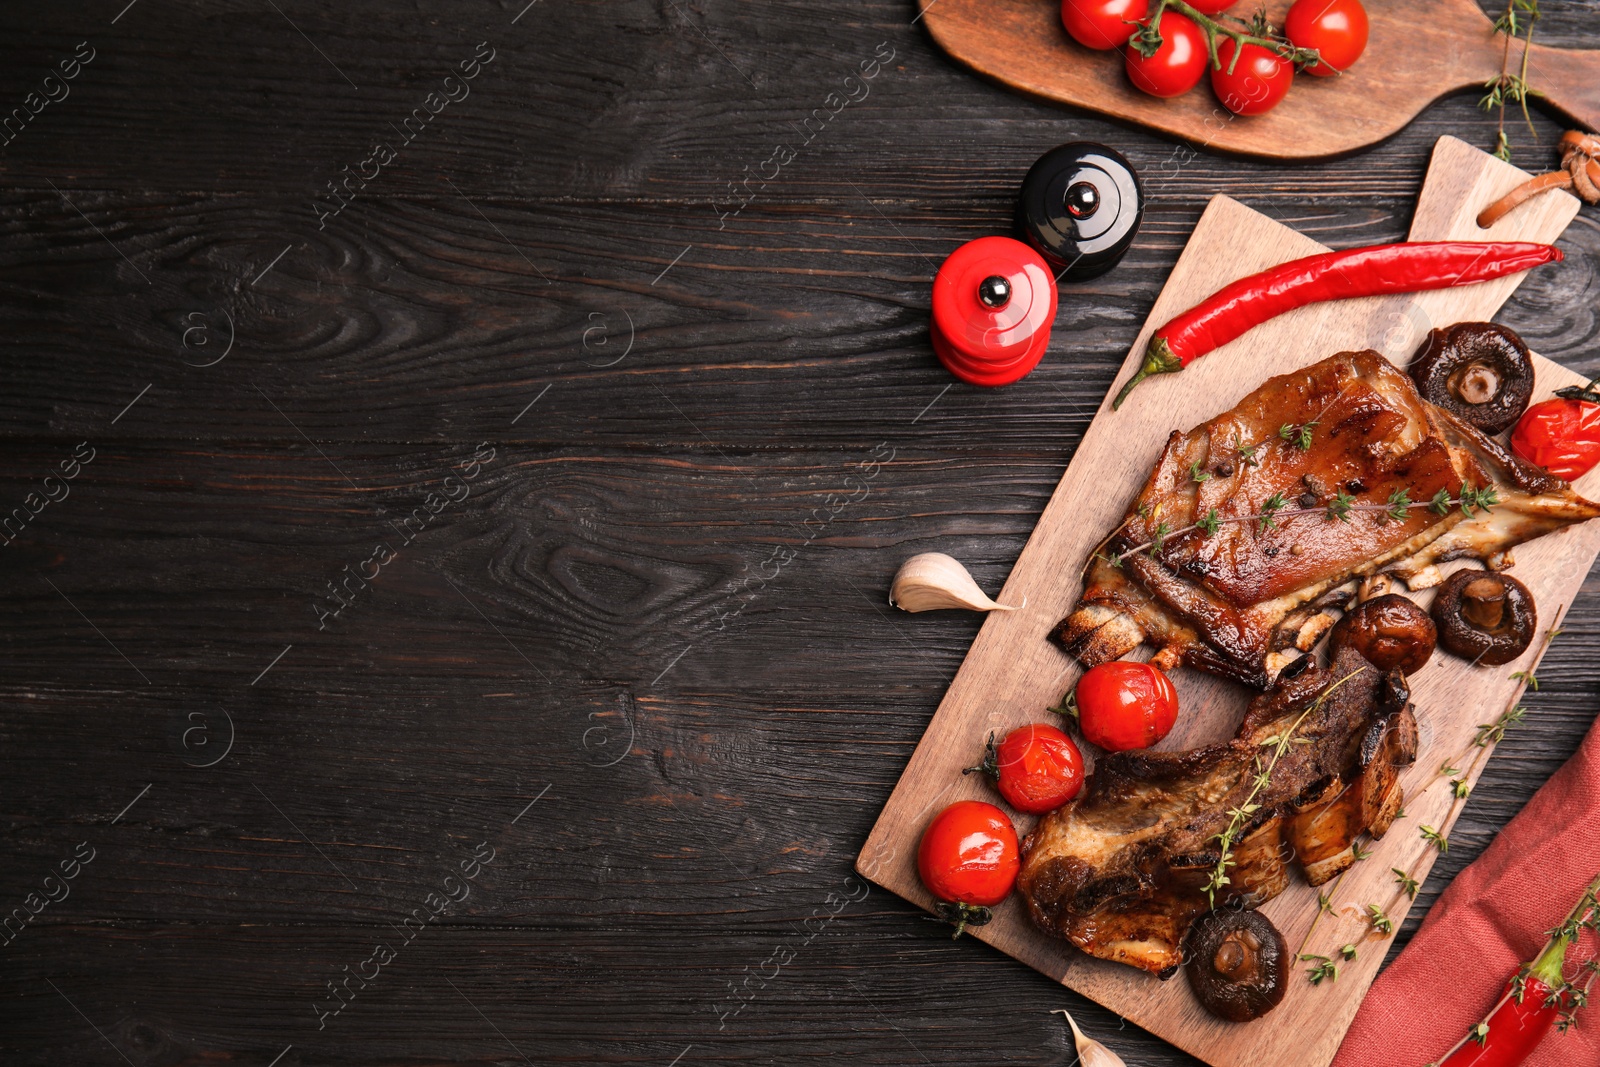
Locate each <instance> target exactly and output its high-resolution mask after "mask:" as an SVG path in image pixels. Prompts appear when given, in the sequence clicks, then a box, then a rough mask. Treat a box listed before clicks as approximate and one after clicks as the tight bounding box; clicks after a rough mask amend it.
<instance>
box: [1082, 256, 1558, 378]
mask: <svg viewBox="0 0 1600 1067" xmlns="http://www.w3.org/2000/svg"><path fill="white" fill-rule="evenodd" d="M1560 260H1561V250H1560V249H1558V248H1555V247H1553V246H1551V245H1541V244H1534V243H1531V242H1527V241H1503V242H1495V241H1415V242H1409V243H1404V244H1393V245H1373V246H1372V247H1370V248H1352V249H1348V250H1346V251H1344V252H1323V253H1321V254H1320V255H1315V256H1306V257H1305V258H1304V259H1295V260H1290V261H1289V262H1288V263H1280V264H1279V265H1278V266H1276V267H1271V268H1269V269H1267V270H1264V271H1262V272H1261V273H1259V274H1252V275H1250V276H1249V277H1248V278H1240V279H1239V280H1238V281H1236V282H1234V283H1233V284H1232V285H1230V286H1227V287H1226V288H1224V289H1221V290H1219V291H1218V292H1216V293H1213V294H1212V295H1211V296H1209V297H1207V298H1206V299H1205V300H1203V301H1201V302H1200V303H1199V304H1197V305H1195V306H1194V307H1192V308H1190V309H1189V310H1188V311H1185V312H1184V313H1183V314H1182V315H1179V316H1178V317H1177V318H1175V319H1173V320H1172V321H1171V322H1169V323H1167V324H1166V325H1165V326H1163V327H1161V329H1159V330H1157V331H1156V332H1155V336H1154V337H1151V338H1150V346H1149V349H1148V351H1147V352H1146V353H1145V357H1144V366H1142V367H1140V368H1139V372H1138V373H1137V374H1135V375H1134V376H1133V377H1132V378H1130V379H1128V384H1127V385H1124V386H1123V387H1122V391H1121V392H1120V393H1118V394H1117V398H1116V399H1115V400H1113V401H1112V402H1111V406H1112V408H1119V407H1121V406H1122V402H1123V401H1124V400H1126V399H1127V397H1128V393H1130V392H1131V391H1132V390H1133V387H1134V386H1136V385H1138V384H1139V383H1140V382H1142V381H1144V380H1145V379H1146V378H1148V377H1149V376H1150V375H1152V374H1169V373H1171V372H1173V371H1180V370H1182V369H1183V368H1185V367H1187V366H1188V365H1189V364H1190V363H1193V362H1194V361H1195V360H1196V359H1199V358H1200V357H1201V356H1203V355H1205V354H1206V353H1207V352H1210V351H1211V350H1213V349H1216V348H1221V347H1222V346H1223V345H1225V344H1227V343H1228V342H1229V341H1231V340H1233V339H1234V338H1235V337H1238V336H1239V335H1241V334H1243V333H1244V332H1245V331H1247V330H1249V329H1251V328H1252V327H1255V326H1259V325H1261V324H1262V323H1263V322H1266V321H1267V320H1268V319H1271V318H1274V317H1276V316H1278V315H1282V314H1283V313H1284V312H1285V311H1293V310H1294V309H1295V308H1298V307H1304V306H1305V305H1307V304H1316V303H1320V302H1321V301H1324V300H1344V299H1348V298H1350V297H1358V296H1381V295H1384V294H1387V293H1416V292H1421V291H1422V290H1424V289H1449V288H1451V287H1452V286H1456V285H1471V284H1472V283H1474V282H1484V281H1488V280H1489V279H1491V278H1499V277H1503V276H1504V275H1507V274H1516V273H1518V272H1520V271H1525V270H1528V269H1530V268H1532V267H1537V266H1539V265H1540V264H1542V263H1556V262H1560Z"/></svg>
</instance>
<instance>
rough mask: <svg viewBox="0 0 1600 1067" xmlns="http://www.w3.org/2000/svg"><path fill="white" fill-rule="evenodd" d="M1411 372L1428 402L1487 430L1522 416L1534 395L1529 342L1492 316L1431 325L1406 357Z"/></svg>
mask: <svg viewBox="0 0 1600 1067" xmlns="http://www.w3.org/2000/svg"><path fill="white" fill-rule="evenodd" d="M1410 372H1411V377H1412V378H1413V379H1414V380H1415V381H1416V383H1417V388H1418V389H1419V390H1421V392H1422V395H1423V396H1424V397H1426V398H1427V399H1428V401H1429V402H1430V403H1433V404H1436V405H1438V406H1439V407H1441V408H1444V409H1445V410H1446V411H1448V412H1450V413H1451V414H1452V415H1455V416H1456V417H1457V418H1459V419H1461V420H1462V421H1464V422H1468V423H1471V424H1472V425H1473V426H1476V427H1477V428H1478V429H1480V430H1482V431H1483V432H1484V433H1487V434H1497V433H1499V432H1500V431H1501V430H1504V429H1505V428H1506V427H1508V426H1510V425H1511V424H1512V423H1514V422H1516V421H1517V420H1518V419H1519V418H1521V417H1522V413H1523V412H1524V411H1526V410H1527V408H1528V399H1529V398H1530V397H1531V396H1533V358H1532V357H1531V356H1530V355H1529V354H1528V346H1527V345H1525V344H1523V343H1522V338H1520V337H1518V336H1517V335H1516V334H1515V333H1512V332H1511V331H1510V330H1508V329H1506V328H1505V327H1504V326H1497V325H1496V324H1494V323H1492V322H1459V323H1457V324H1456V325H1454V326H1451V327H1449V328H1448V329H1442V330H1430V331H1429V333H1428V339H1427V340H1426V341H1424V342H1423V343H1422V347H1421V348H1419V349H1417V354H1416V355H1414V356H1412V357H1411V367H1410Z"/></svg>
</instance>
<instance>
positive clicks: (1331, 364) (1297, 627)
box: [1052, 351, 1600, 688]
mask: <svg viewBox="0 0 1600 1067" xmlns="http://www.w3.org/2000/svg"><path fill="white" fill-rule="evenodd" d="M1313 424H1314V425H1313ZM1307 426H1310V427H1311V430H1310V432H1309V436H1306V437H1303V438H1302V437H1301V436H1300V432H1299V431H1300V429H1303V428H1305V427H1307ZM1280 428H1282V429H1285V430H1288V431H1290V432H1289V435H1288V437H1282V436H1280V433H1279V431H1280ZM1249 442H1254V444H1250V443H1249ZM1263 442H1264V443H1263ZM1302 444H1305V446H1306V447H1301V445H1302ZM1469 484H1470V485H1472V486H1474V487H1476V488H1482V487H1484V486H1487V485H1489V484H1493V485H1495V486H1496V487H1497V490H1498V491H1499V493H1500V499H1501V504H1500V505H1498V506H1496V507H1495V508H1494V511H1493V514H1489V515H1486V514H1484V513H1483V512H1481V511H1479V512H1477V513H1476V514H1474V515H1473V516H1471V517H1468V516H1467V515H1465V514H1464V513H1463V511H1462V510H1461V509H1453V510H1451V511H1450V513H1449V514H1447V515H1443V516H1441V515H1438V514H1436V513H1435V512H1434V511H1432V510H1431V509H1429V508H1425V507H1413V508H1408V509H1406V510H1405V517H1404V518H1403V519H1397V518H1395V517H1393V516H1390V515H1388V514H1386V513H1385V512H1384V511H1383V510H1382V508H1381V507H1373V505H1382V504H1384V503H1385V502H1387V501H1389V499H1390V495H1391V494H1393V493H1397V492H1401V491H1404V492H1405V493H1406V494H1407V495H1408V499H1409V500H1410V501H1412V502H1413V503H1418V504H1420V503H1422V502H1424V501H1427V500H1430V499H1432V497H1433V496H1434V495H1435V494H1436V493H1438V492H1439V491H1441V490H1442V491H1444V492H1446V493H1447V494H1449V495H1451V496H1455V495H1458V494H1459V493H1460V491H1461V489H1462V488H1463V486H1465V485H1469ZM1274 493H1277V494H1279V498H1280V499H1282V500H1284V501H1285V503H1286V506H1285V507H1284V508H1283V509H1282V510H1283V511H1284V512H1285V513H1287V512H1289V511H1292V510H1294V509H1297V508H1303V509H1306V510H1305V512H1304V513H1302V514H1298V515H1288V514H1284V515H1281V516H1280V517H1279V518H1278V520H1276V521H1275V522H1274V523H1272V524H1270V525H1269V524H1262V523H1259V522H1254V521H1246V520H1247V519H1248V518H1249V517H1250V516H1252V515H1259V514H1260V513H1261V511H1262V506H1263V503H1264V502H1265V501H1267V500H1269V499H1272V494H1274ZM1340 493H1345V494H1348V495H1349V498H1350V499H1351V500H1352V501H1353V502H1354V503H1355V504H1358V505H1361V506H1363V507H1365V508H1367V509H1368V510H1365V511H1362V510H1357V511H1354V512H1353V513H1349V514H1348V515H1347V521H1340V520H1339V519H1337V518H1334V517H1329V516H1327V515H1325V514H1324V513H1323V511H1322V509H1323V507H1324V506H1325V505H1326V504H1327V503H1328V502H1329V501H1330V500H1333V499H1337V497H1338V494H1340ZM1212 508H1215V509H1216V511H1217V515H1218V517H1219V518H1220V519H1221V520H1223V525H1222V526H1221V527H1220V529H1219V531H1218V532H1217V533H1215V534H1213V535H1211V536H1205V535H1203V534H1202V533H1201V532H1200V531H1198V530H1191V531H1189V532H1187V533H1178V532H1172V533H1166V532H1163V530H1162V524H1165V526H1166V530H1167V531H1182V530H1184V529H1185V528H1186V527H1188V526H1190V525H1192V524H1193V523H1194V522H1196V521H1197V520H1198V518H1200V517H1202V516H1204V515H1206V514H1208V513H1209V511H1210V509H1212ZM1596 516H1600V504H1595V503H1593V502H1591V501H1588V500H1584V499H1583V498H1582V497H1579V496H1578V495H1577V494H1575V493H1574V492H1573V491H1572V489H1571V487H1570V486H1569V485H1568V484H1567V483H1566V482H1564V481H1562V480H1561V479H1559V478H1556V477H1555V476H1553V475H1551V474H1549V473H1548V472H1546V471H1544V470H1542V469H1540V468H1537V467H1534V466H1533V465H1531V464H1528V463H1526V462H1524V461H1523V460H1521V459H1520V458H1518V457H1517V456H1515V455H1513V454H1512V453H1511V452H1510V451H1509V450H1508V449H1506V448H1505V447H1504V446H1503V445H1501V444H1500V443H1499V442H1497V441H1495V440H1494V439H1492V438H1490V437H1487V436H1485V435H1484V434H1483V433H1481V432H1479V431H1478V430H1476V429H1474V428H1473V427H1472V426H1470V425H1468V424H1466V423H1465V422H1462V421H1461V420H1459V419H1457V418H1455V417H1454V416H1452V415H1450V414H1449V413H1447V412H1445V411H1442V410H1440V409H1438V408H1436V407H1434V406H1433V405H1431V404H1429V403H1427V402H1426V401H1424V400H1423V399H1422V398H1421V397H1420V396H1418V395H1417V392H1416V388H1415V386H1414V384H1413V383H1412V381H1411V379H1410V378H1408V377H1407V376H1406V375H1405V374H1403V373H1401V372H1400V371H1399V370H1398V369H1397V368H1395V367H1394V366H1393V365H1392V364H1390V363H1389V362H1388V361H1387V360H1386V359H1384V358H1383V357H1382V356H1381V355H1379V354H1378V353H1376V352H1370V351H1368V352H1346V353H1341V354H1339V355H1337V356H1332V357H1329V358H1328V359H1326V360H1323V361H1322V362H1320V363H1317V364H1314V365H1312V366H1310V367H1307V368H1305V369H1303V370H1301V371H1297V372H1294V373H1292V374H1286V375H1280V376H1278V377H1275V378H1272V379H1269V380H1268V381H1266V382H1264V383H1263V384H1262V385H1261V387H1260V388H1258V389H1257V390H1256V391H1255V392H1254V393H1252V394H1250V396H1248V397H1246V398H1245V399H1244V400H1242V401H1241V402H1240V403H1239V404H1238V405H1236V406H1235V407H1234V408H1233V409H1232V410H1230V411H1227V412H1224V413H1223V414H1221V415H1219V416H1217V417H1216V418H1214V419H1212V420H1211V421H1210V422H1208V423H1205V424H1202V425H1201V426H1199V427H1196V428H1195V429H1193V430H1191V431H1189V432H1188V433H1179V432H1174V433H1173V434H1172V436H1171V437H1170V438H1169V439H1168V441H1167V444H1166V447H1165V448H1164V449H1163V451H1162V455H1161V457H1160V459H1159V460H1158V461H1157V463H1156V465H1155V468H1154V470H1153V471H1152V472H1151V474H1150V477H1149V479H1148V480H1147V482H1146V484H1145V486H1144V487H1143V488H1142V490H1141V491H1140V494H1139V496H1138V498H1137V499H1136V500H1135V502H1134V505H1133V506H1132V507H1131V508H1130V510H1129V511H1128V513H1127V515H1126V517H1125V518H1124V520H1123V522H1122V523H1121V524H1120V525H1119V527H1118V528H1117V530H1116V531H1115V532H1114V533H1113V535H1112V536H1110V537H1108V538H1107V540H1106V543H1105V544H1104V545H1103V546H1102V549H1101V551H1098V552H1096V553H1095V554H1094V556H1093V557H1092V558H1091V559H1090V560H1089V561H1088V563H1087V565H1086V568H1085V574H1084V590H1083V594H1082V596H1081V597H1080V599H1079V603H1078V605H1077V608H1076V610H1074V611H1073V612H1072V613H1071V614H1070V615H1068V616H1067V617H1066V618H1065V619H1063V620H1061V622H1060V623H1059V624H1058V625H1057V626H1056V627H1055V629H1054V630H1053V632H1052V636H1053V637H1054V638H1055V639H1056V640H1057V641H1058V642H1059V643H1060V644H1061V645H1062V646H1063V647H1064V648H1065V649H1066V650H1067V651H1068V652H1069V653H1071V654H1072V655H1074V656H1075V657H1077V658H1078V659H1079V660H1080V661H1081V662H1082V663H1083V664H1084V665H1085V666H1094V665H1095V664H1098V663H1104V662H1106V661H1108V660H1112V659H1116V658H1119V657H1121V656H1124V655H1126V654H1127V653H1129V652H1131V651H1132V650H1133V649H1134V648H1136V647H1137V646H1138V645H1139V644H1141V643H1146V642H1148V643H1151V644H1154V645H1156V646H1157V647H1158V648H1159V649H1161V651H1160V652H1159V653H1158V656H1159V657H1160V659H1159V660H1158V662H1160V663H1163V664H1166V663H1171V664H1176V663H1178V662H1183V663H1187V664H1189V665H1190V666H1193V667H1196V668H1198V669H1200V670H1204V671H1207V672H1209V673H1213V674H1218V675H1221V676H1223V677H1228V678H1233V679H1236V680H1238V681H1240V682H1243V683H1244V684H1246V685H1250V686H1254V687H1256V688H1265V687H1266V686H1267V685H1268V684H1269V683H1270V682H1271V680H1272V679H1273V678H1274V677H1275V676H1276V673H1277V671H1278V670H1279V669H1281V667H1282V666H1283V664H1284V663H1285V662H1287V661H1289V660H1291V659H1292V658H1293V656H1294V654H1295V650H1298V651H1302V652H1303V651H1306V650H1307V649H1308V648H1309V647H1310V646H1311V645H1313V644H1314V643H1315V641H1316V640H1317V638H1319V637H1320V636H1321V634H1322V633H1323V632H1324V631H1325V630H1326V628H1327V626H1328V625H1331V621H1332V619H1331V616H1327V617H1319V615H1320V613H1321V607H1322V606H1324V605H1330V604H1336V603H1337V602H1339V601H1341V600H1342V599H1348V597H1347V595H1346V594H1343V593H1341V590H1344V589H1346V588H1347V587H1348V588H1351V589H1353V586H1354V581H1355V580H1357V579H1361V578H1364V577H1367V576H1369V575H1372V574H1376V573H1379V572H1383V571H1386V572H1390V573H1393V574H1395V575H1398V576H1399V577H1400V578H1402V579H1404V580H1405V581H1406V582H1407V583H1408V584H1409V585H1410V586H1411V587H1412V588H1423V587H1424V586H1426V585H1429V584H1432V583H1434V582H1437V581H1438V580H1439V574H1438V572H1437V570H1436V569H1433V567H1432V565H1433V564H1436V563H1440V562H1444V561H1447V560H1451V559H1457V558H1461V557H1473V558H1477V559H1482V560H1485V561H1486V562H1487V563H1488V565H1489V566H1491V567H1495V568H1500V567H1505V566H1508V565H1509V562H1508V560H1509V555H1508V550H1509V549H1510V548H1511V547H1512V546H1514V545H1516V544H1519V543H1521V542H1523V541H1526V540H1529V539H1531V538H1534V537H1539V536H1541V535H1543V534H1545V533H1548V532H1550V531H1552V530H1555V529H1559V528H1560V527H1562V526H1566V525H1569V524H1571V523H1574V522H1582V521H1585V520H1587V519H1589V518H1594V517H1596ZM1229 520H1232V521H1229ZM1113 559H1116V560H1117V561H1118V563H1119V564H1120V565H1114V564H1113V563H1112V562H1111V560H1113Z"/></svg>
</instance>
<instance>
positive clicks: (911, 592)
mask: <svg viewBox="0 0 1600 1067" xmlns="http://www.w3.org/2000/svg"><path fill="white" fill-rule="evenodd" d="M889 603H890V605H891V606H893V607H897V608H899V609H900V610H902V611H937V610H939V609H940V608H965V609H967V610H968V611H1015V610H1016V608H1015V607H1012V606H1011V605H1008V604H996V603H995V602H994V601H993V600H990V599H989V598H988V597H987V596H986V595H984V592H983V590H982V589H979V588H978V583H977V582H975V581H973V580H972V575H971V574H969V573H967V568H965V567H963V566H962V565H961V563H960V562H959V561H957V560H955V559H952V558H951V557H949V556H947V555H945V554H944V553H943V552H924V553H922V554H921V555H918V556H912V557H911V558H910V559H908V560H906V561H905V562H904V563H902V564H900V569H899V570H898V571H896V572H895V576H894V584H893V585H892V586H890V587H889Z"/></svg>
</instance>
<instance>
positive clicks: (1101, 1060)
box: [1050, 1009, 1128, 1067]
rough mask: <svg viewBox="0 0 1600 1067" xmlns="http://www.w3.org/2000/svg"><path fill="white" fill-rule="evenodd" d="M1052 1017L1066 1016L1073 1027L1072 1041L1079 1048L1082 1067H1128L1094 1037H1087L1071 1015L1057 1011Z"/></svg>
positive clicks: (1052, 1013) (1079, 1060) (1069, 1024)
mask: <svg viewBox="0 0 1600 1067" xmlns="http://www.w3.org/2000/svg"><path fill="white" fill-rule="evenodd" d="M1050 1014H1051V1015H1066V1017H1067V1025H1068V1026H1070V1027H1072V1039H1073V1041H1074V1042H1076V1043H1077V1046H1078V1062H1079V1063H1080V1064H1082V1067H1128V1065H1127V1064H1126V1063H1123V1062H1122V1057H1121V1056H1118V1055H1117V1054H1116V1053H1115V1052H1112V1051H1111V1050H1110V1049H1108V1048H1106V1047H1105V1046H1104V1045H1102V1044H1101V1043H1100V1042H1098V1041H1096V1040H1095V1039H1094V1038H1092V1037H1085V1036H1084V1034H1083V1031H1082V1030H1079V1029H1078V1024H1077V1022H1076V1021H1074V1020H1073V1018H1072V1016H1071V1015H1068V1014H1067V1013H1066V1012H1064V1011H1061V1010H1060V1009H1057V1010H1056V1011H1053V1012H1051V1013H1050Z"/></svg>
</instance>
